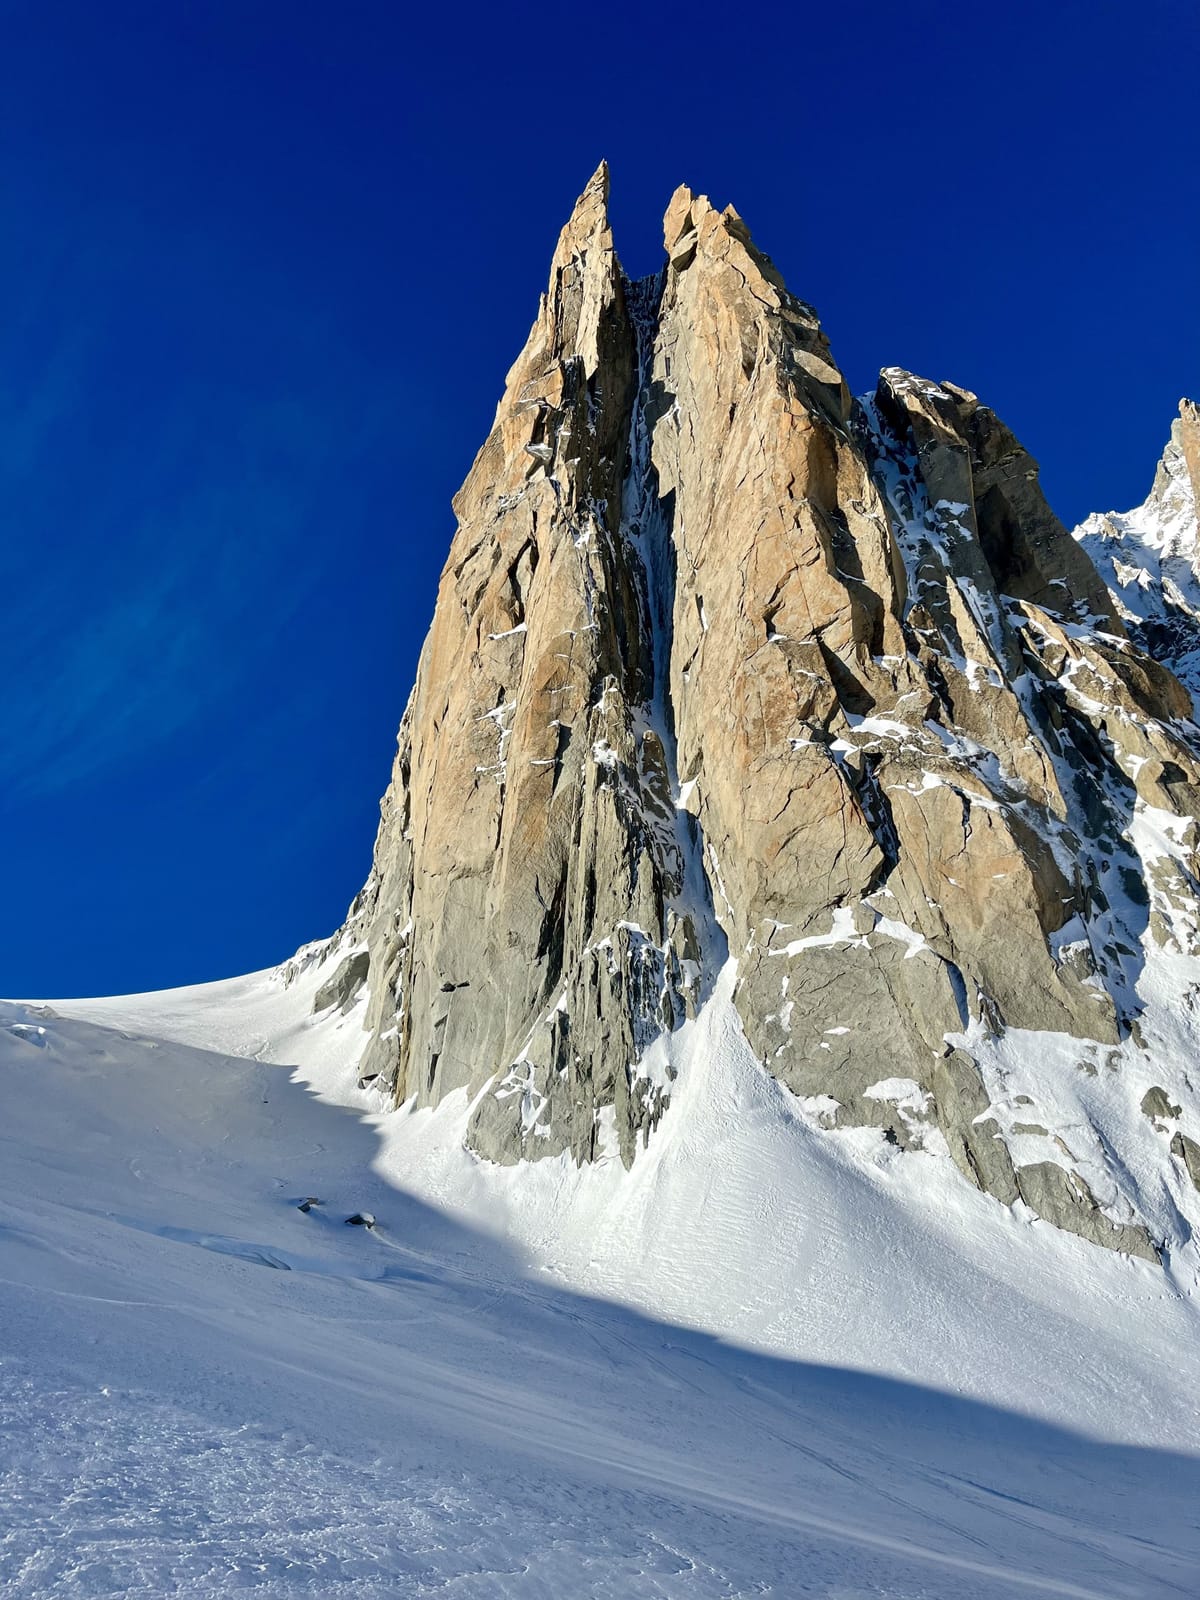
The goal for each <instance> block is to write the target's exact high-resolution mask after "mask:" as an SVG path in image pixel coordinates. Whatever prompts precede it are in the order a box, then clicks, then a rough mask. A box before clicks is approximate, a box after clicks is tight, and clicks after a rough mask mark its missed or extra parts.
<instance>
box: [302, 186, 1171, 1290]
mask: <svg viewBox="0 0 1200 1600" xmlns="http://www.w3.org/2000/svg"><path fill="white" fill-rule="evenodd" d="M607 190H608V177H607V172H606V170H605V169H604V168H603V167H602V168H601V169H600V170H599V171H598V172H597V173H596V175H595V176H594V177H593V179H592V180H591V182H590V183H589V184H588V186H587V188H586V189H585V190H584V192H583V194H582V196H581V197H580V199H579V202H578V203H577V205H576V207H575V210H574V213H573V214H572V216H571V218H570V220H569V222H568V223H567V225H566V227H565V228H564V229H563V231H562V234H561V237H560V239H559V242H558V247H557V249H556V251H555V253H554V258H553V261H552V264H551V272H550V281H549V285H548V288H547V290H546V293H545V294H544V295H543V297H542V299H541V301H540V304H539V308H538V314H537V318H536V320H535V322H534V325H533V328H532V330H531V332H530V335H529V338H528V340H527V342H526V345H525V348H524V349H523V350H522V352H521V354H520V355H519V356H518V358H517V360H516V363H515V364H514V366H513V368H512V370H511V371H510V373H509V375H508V380H507V384H506V387H505V391H504V394H503V397H502V399H501V401H500V404H499V406H498V408H497V412H496V419H495V423H494V426H493V428H492V431H491V433H490V434H489V436H488V438H487V440H486V441H485V442H484V445H483V447H482V449H481V450H480V452H479V454H478V456H477V457H476V459H475V462H474V465H473V466H472V468H471V471H470V473H469V475H468V477H467V480H466V482H465V484H464V485H463V487H462V489H461V490H460V492H459V494H458V496H457V497H456V499H455V502H454V509H455V512H456V515H457V518H458V529H457V532H456V534H455V537H454V541H453V544H452V546H451V550H450V555H449V559H448V561H447V563H446V567H445V570H444V572H443V574H442V578H441V583H440V588H439V592H438V599H437V605H436V609H435V613H434V618H433V624H432V627H431V629H430V633H429V636H428V638H427V640H426V643H425V647H424V650H423V652H422V655H421V660H420V665H419V668H418V673H417V679H416V683H415V686H414V688H413V692H412V696H411V698H410V701H409V704H408V707H407V710H406V711H405V713H404V718H403V721H402V723H401V727H400V735H399V746H398V751H397V755H396V762H395V767H394V771H393V774H392V779H391V784H390V786H389V788H388V791H387V793H386V795H385V797H384V800H383V803H382V820H381V825H380V830H379V835H378V839H377V842H376V847H375V856H374V864H373V867H372V871H371V875H370V878H369V880H368V882H367V884H366V886H365V887H364V889H363V890H362V892H361V894H360V895H359V896H358V898H357V900H356V901H355V902H354V905H353V906H352V907H351V911H350V915H349V919H348V922H347V924H346V927H345V928H344V929H343V930H342V933H341V934H340V935H339V936H338V940H337V946H336V948H337V950H338V951H339V952H341V953H342V957H343V959H342V964H341V966H340V967H338V968H337V970H336V971H335V972H334V975H333V977H332V978H331V979H330V980H329V981H328V982H327V983H326V984H325V985H324V987H323V989H322V990H321V992H320V994H319V995H318V998H317V1004H318V1005H319V1006H322V1005H330V1004H335V1003H339V1002H341V1001H344V1000H348V999H349V998H350V997H351V996H352V995H353V994H355V993H356V992H358V991H359V990H360V989H361V986H362V985H363V984H364V983H365V984H366V985H367V986H368V988H369V1003H368V1008H367V1029H368V1033H369V1041H368V1044H367V1048H366V1052H365V1054H364V1057H363V1060H362V1064H361V1067H360V1076H361V1078H362V1080H363V1081H364V1082H373V1083H374V1084H375V1085H376V1087H377V1088H379V1089H381V1090H384V1091H385V1092H386V1094H387V1095H388V1096H389V1097H390V1098H391V1099H392V1101H393V1102H394V1103H397V1104H399V1103H401V1102H407V1101H414V1102H415V1103H416V1104H418V1105H432V1104H436V1103H437V1102H439V1101H441V1100H442V1099H443V1098H444V1097H445V1096H446V1095H448V1094H450V1093H452V1092H454V1091H457V1090H465V1091H467V1093H468V1095H469V1097H470V1098H471V1102H472V1109H471V1113H470V1119H469V1123H468V1128H467V1141H468V1144H469V1145H470V1147H471V1148H473V1149H474V1150H475V1151H476V1152H477V1153H478V1154H479V1155H480V1156H481V1157H484V1158H486V1159H488V1160H491V1161H495V1162H506V1163H511V1162H515V1161H518V1160H536V1159H539V1158H544V1157H552V1156H560V1155H562V1154H563V1153H565V1152H566V1153H569V1154H570V1156H571V1157H573V1158H574V1160H575V1161H577V1162H587V1161H589V1160H592V1159H594V1158H596V1157H597V1156H599V1155H602V1154H608V1153H609V1152H612V1151H616V1152H619V1154H620V1157H621V1159H622V1161H623V1162H624V1163H625V1164H626V1166H628V1165H630V1164H631V1163H633V1161H634V1160H635V1158H636V1154H637V1151H638V1148H639V1144H641V1143H644V1142H645V1141H647V1140H649V1139H650V1138H651V1137H652V1136H653V1130H654V1129H655V1127H656V1125H657V1123H658V1122H659V1120H660V1119H661V1118H662V1117H664V1116H669V1115H670V1100H671V1095H672V1085H673V1081H674V1073H675V1066H674V1063H673V1052H672V1040H673V1038H674V1037H675V1036H676V1034H677V1032H678V1030H679V1029H680V1028H681V1026H682V1025H683V1024H684V1023H685V1021H686V1020H687V1019H689V1018H693V1017H695V1016H696V1015H697V1013H698V1011H699V1010H700V1009H701V1008H702V1007H703V1006H704V1005H705V1003H706V1001H707V1000H708V998H709V997H710V995H711V994H712V992H713V990H714V987H715V985H716V982H717V978H718V975H719V974H721V973H722V972H723V971H725V970H726V969H727V964H728V963H730V962H733V963H735V964H736V987H735V989H734V1004H735V1006H736V1010H737V1014H738V1016H739V1018H740V1021H741V1025H742V1028H743V1029H744V1032H745V1036H746V1038H747V1040H748V1041H749V1043H750V1045H751V1048H752V1049H753V1051H754V1052H755V1054H756V1055H757V1056H758V1057H759V1059H760V1060H761V1061H762V1063H763V1064H764V1065H765V1066H766V1068H767V1069H768V1070H769V1071H770V1072H771V1073H772V1074H773V1075H774V1076H775V1077H776V1078H777V1079H779V1080H780V1081H781V1082H782V1083H783V1084H784V1085H786V1087H787V1088H788V1089H789V1090H791V1091H792V1093H793V1094H794V1096H795V1097H796V1101H797V1106H798V1109H799V1111H800V1112H801V1113H802V1114H803V1115H805V1116H806V1117H808V1118H810V1119H812V1120H813V1121H815V1122H817V1123H818V1124H819V1125H820V1126H822V1127H826V1128H828V1129H829V1130H830V1131H831V1136H833V1137H836V1136H838V1135H839V1134H840V1133H846V1132H847V1131H852V1130H855V1129H859V1130H868V1133H869V1136H870V1137H871V1138H873V1139H876V1140H880V1139H882V1140H883V1141H886V1143H887V1144H889V1145H893V1146H899V1147H901V1148H902V1149H904V1150H924V1151H926V1152H929V1153H932V1154H934V1155H937V1156H940V1157H943V1158H946V1159H949V1160H951V1161H953V1162H954V1163H955V1164H956V1165H957V1167H958V1168H959V1169H960V1171H961V1173H962V1175H963V1177H964V1179H965V1180H966V1181H968V1182H970V1183H971V1184H974V1185H975V1186H977V1187H978V1188H980V1189H983V1190H985V1191H987V1192H988V1193H990V1194H991V1195H993V1196H994V1197H995V1198H996V1199H997V1200H998V1201H1000V1202H1002V1203H1004V1204H1006V1205H1010V1206H1016V1207H1020V1206H1022V1205H1023V1206H1024V1207H1026V1208H1028V1210H1029V1211H1030V1212H1032V1213H1035V1214H1036V1215H1038V1216H1041V1217H1044V1218H1047V1219H1048V1220H1050V1221H1051V1222H1054V1223H1056V1224H1057V1225H1059V1226H1061V1227H1063V1228H1066V1229H1069V1230H1071V1231H1073V1232H1075V1233H1078V1234H1081V1235H1083V1236H1084V1237H1085V1238H1088V1239H1091V1240H1094V1241H1095V1242H1097V1243H1100V1244H1105V1245H1108V1246H1111V1247H1113V1248H1116V1249H1119V1250H1122V1251H1126V1252H1129V1253H1132V1254H1135V1255H1140V1256H1143V1257H1146V1258H1148V1259H1152V1260H1153V1259H1160V1258H1163V1257H1164V1256H1169V1252H1170V1248H1171V1241H1172V1240H1173V1239H1177V1238H1186V1237H1187V1229H1188V1227H1189V1224H1187V1222H1186V1220H1185V1219H1186V1216H1187V1214H1188V1212H1189V1210H1190V1212H1191V1214H1192V1216H1193V1217H1194V1218H1195V1220H1196V1221H1197V1223H1200V1210H1198V1208H1197V1204H1196V1201H1197V1194H1196V1186H1197V1185H1200V1142H1197V1141H1200V1096H1197V1094H1196V1092H1195V1090H1194V1089H1193V1084H1192V1079H1191V1078H1190V1077H1189V1076H1188V1074H1189V1070H1190V1069H1189V1067H1188V1065H1187V1060H1186V1057H1187V1050H1186V1049H1184V1048H1183V1047H1180V1049H1178V1050H1176V1049H1174V1047H1172V1048H1170V1049H1169V1048H1168V1047H1167V1045H1166V1044H1165V1043H1163V1042H1162V1041H1163V1039H1164V1038H1165V1037H1166V1035H1165V1033H1163V1031H1162V1030H1163V1029H1164V1028H1166V1027H1167V1026H1168V1023H1169V1024H1170V1025H1171V1026H1174V1025H1175V1024H1174V1023H1172V1022H1171V1019H1172V1018H1174V1019H1176V1021H1177V1020H1178V1018H1179V1017H1180V1016H1183V1015H1185V1011H1186V1008H1185V1006H1184V1004H1183V1000H1182V998H1181V997H1183V996H1184V995H1185V994H1188V993H1190V994H1193V995H1200V965H1196V958H1198V957H1200V919H1198V914H1197V913H1198V905H1200V902H1198V899H1197V896H1198V894H1200V889H1198V885H1197V877H1198V875H1200V862H1198V860H1197V846H1198V839H1200V835H1198V833H1197V818H1200V754H1198V752H1200V734H1198V732H1197V729H1196V727H1195V725H1194V724H1193V723H1192V722H1191V720H1190V719H1191V716H1192V703H1191V697H1190V695H1189V693H1188V691H1187V689H1186V688H1185V687H1183V685H1182V684H1181V683H1180V681H1179V679H1178V678H1177V677H1176V676H1174V675H1173V673H1172V671H1171V670H1169V666H1168V665H1164V664H1163V662H1164V661H1166V662H1168V663H1169V665H1174V666H1175V667H1176V668H1177V669H1178V670H1179V671H1180V672H1184V673H1185V674H1186V669H1188V668H1189V665H1190V657H1189V651H1190V650H1191V649H1192V648H1193V645H1192V643H1191V642H1189V641H1191V639H1192V635H1191V633H1190V632H1189V629H1190V628H1191V626H1192V624H1193V622H1194V620H1195V618H1196V617H1197V616H1200V569H1198V568H1197V565H1196V563H1197V559H1198V557H1197V535H1196V524H1195V486H1196V482H1197V468H1198V464H1200V452H1198V450H1197V439H1198V433H1197V414H1196V411H1195V408H1194V407H1191V408H1188V407H1187V406H1185V408H1184V410H1183V413H1182V416H1181V421H1180V423H1179V424H1177V428H1176V433H1175V435H1174V436H1173V442H1172V445H1171V447H1170V448H1169V449H1168V454H1167V456H1165V457H1164V462H1163V466H1162V468H1160V473H1159V478H1158V479H1157V480H1156V484H1155V491H1154V494H1153V495H1152V497H1151V502H1152V503H1153V510H1152V511H1150V510H1147V508H1143V509H1142V512H1140V513H1131V514H1130V516H1129V517H1126V518H1118V517H1110V518H1106V519H1095V518H1094V519H1091V522H1090V523H1089V524H1085V526H1084V528H1083V529H1082V530H1079V531H1078V537H1077V538H1072V536H1071V535H1070V534H1069V533H1068V532H1067V530H1066V529H1065V528H1064V527H1063V526H1062V524H1061V523H1060V522H1059V521H1058V519H1057V518H1056V517H1055V516H1054V514H1053V512H1052V511H1051V510H1050V508H1049V507H1048V505H1047V504H1046V501H1045V499H1044V498H1043V496H1042V493H1041V490H1040V489H1039V487H1038V473H1037V465H1036V463H1035V462H1034V461H1033V460H1032V458H1031V457H1030V456H1029V454H1028V453H1027V452H1026V451H1025V450H1024V449H1023V448H1022V447H1021V445H1020V444H1019V443H1018V441H1017V440H1016V439H1015V438H1014V437H1013V435H1012V434H1011V433H1010V432H1009V430H1008V429H1007V428H1006V427H1005V426H1004V424H1003V423H1002V422H1001V421H1000V420H999V419H998V418H997V417H996V416H995V414H994V413H993V412H992V411H990V410H989V409H988V408H987V407H986V406H984V405H981V404H980V403H979V401H978V400H977V399H976V397H975V396H974V395H973V394H971V393H969V392H968V391H966V390H965V389H961V388H958V387H956V386H955V385H953V384H947V383H943V384H937V383H931V382H928V381H926V380H924V379H921V378H918V377H915V376H913V375H912V374H910V373H907V372H903V371H900V370H899V369H894V368H890V369H887V370H885V371H884V372H883V374H882V375H881V377H880V380H879V384H878V388H877V390H876V391H875V393H874V394H873V395H870V396H867V397H865V398H863V399H861V400H855V399H853V398H852V397H851V395H850V394H849V392H848V390H847V386H846V383H845V381H844V379H843V378H842V375H841V373H840V372H839V370H838V368H837V365H836V363H835V361H834V359H833V355H832V353H831V351H830V348H829V344H828V342H827V340H826V338H825V336H824V334H823V332H822V330H821V327H820V324H819V322H818V320H817V317H816V314H815V313H814V312H813V310H812V309H811V307H809V306H808V305H806V304H804V302H802V301H800V300H798V299H796V298H795V297H794V296H793V295H791V294H790V293H789V292H788V290H787V289H786V288H785V286H784V284H783V281H782V279H781V278H780V276H779V274H778V272H777V271H776V270H775V268H774V267H773V265H772V264H771V262H770V260H769V259H768V258H767V257H766V256H765V255H763V254H762V253H761V252H760V251H759V250H758V249H757V248H756V246H755V245H754V243H753V242H752V240H751V237H750V234H749V232H748V230H747V228H746V225H745V224H744V222H743V221H742V220H741V218H740V217H739V216H738V215H737V213H736V212H735V211H734V210H733V209H732V208H728V209H726V210H725V211H723V212H718V211H717V210H716V209H714V207H713V206H712V205H710V204H709V202H708V200H707V199H705V198H704V197H703V196H695V195H693V194H692V193H691V192H690V191H689V190H688V189H686V188H681V189H680V190H678V191H677V192H676V194H675V195H674V197H673V198H672V200H671V203H670V206H669V207H668V210H667V213H666V218H665V246H666V264H665V266H664V268H663V270H662V272H661V273H660V274H659V275H657V276H655V277H653V278H649V279H643V280H640V281H637V282H631V281H630V280H629V279H627V278H626V277H625V275H624V273H623V272H622V270H621V267H620V264H619V262H618V259H617V256H616V254H615V252H614V248H613V240H612V233H611V230H610V228H609V223H608V217H607ZM1151 502H1148V503H1147V506H1148V507H1149V506H1151ZM1098 569H1099V570H1098ZM1127 574H1132V576H1128V575H1127ZM1197 642H1198V643H1200V636H1197ZM1156 974H1157V977H1156V976H1155V975H1156ZM1164 975H1165V976H1164ZM1160 979H1161V981H1159V980H1160ZM1189 986H1194V987H1192V988H1189ZM1189 1004H1191V1002H1189ZM1156 1008H1158V1009H1156ZM1188 1014H1190V1013H1188ZM1160 1018H1165V1019H1167V1020H1166V1021H1160V1020H1158V1019H1160ZM1156 1030H1157V1031H1156ZM1188 1048H1190V1046H1189V1047H1188ZM1185 1107H1186V1109H1185ZM864 1136H865V1135H864Z"/></svg>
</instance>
